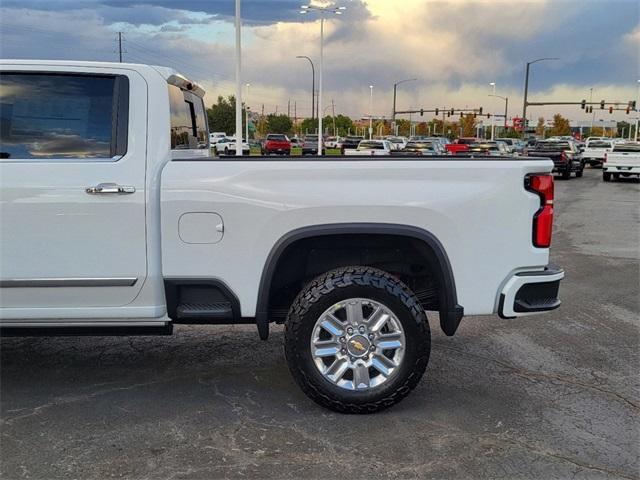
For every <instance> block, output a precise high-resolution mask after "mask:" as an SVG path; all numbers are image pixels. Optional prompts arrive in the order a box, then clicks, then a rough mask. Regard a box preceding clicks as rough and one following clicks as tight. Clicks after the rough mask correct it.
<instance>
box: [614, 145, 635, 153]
mask: <svg viewBox="0 0 640 480" xmlns="http://www.w3.org/2000/svg"><path fill="white" fill-rule="evenodd" d="M613 151H614V152H630V153H631V152H633V153H638V152H640V144H637V143H623V144H620V145H616V146H615V147H613Z"/></svg>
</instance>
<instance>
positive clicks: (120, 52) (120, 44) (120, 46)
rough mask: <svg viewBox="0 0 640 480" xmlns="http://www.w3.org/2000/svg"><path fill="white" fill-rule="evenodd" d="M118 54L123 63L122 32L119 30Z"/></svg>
mask: <svg viewBox="0 0 640 480" xmlns="http://www.w3.org/2000/svg"><path fill="white" fill-rule="evenodd" d="M118 54H119V55H118V56H119V58H120V63H122V32H118Z"/></svg>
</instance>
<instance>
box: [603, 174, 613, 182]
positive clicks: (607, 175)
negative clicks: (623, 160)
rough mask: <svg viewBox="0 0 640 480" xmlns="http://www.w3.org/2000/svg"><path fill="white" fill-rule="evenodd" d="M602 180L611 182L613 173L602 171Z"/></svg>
mask: <svg viewBox="0 0 640 480" xmlns="http://www.w3.org/2000/svg"><path fill="white" fill-rule="evenodd" d="M602 180H604V181H605V182H610V181H611V173H609V172H602Z"/></svg>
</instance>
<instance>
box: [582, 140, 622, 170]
mask: <svg viewBox="0 0 640 480" xmlns="http://www.w3.org/2000/svg"><path fill="white" fill-rule="evenodd" d="M613 145H614V142H613V140H609V139H597V140H596V139H591V138H590V139H587V142H586V144H585V149H584V152H582V157H583V158H584V162H585V163H588V164H589V165H591V166H592V167H596V166H601V165H602V162H603V161H604V157H605V155H606V154H607V152H610V151H611V150H612V149H613Z"/></svg>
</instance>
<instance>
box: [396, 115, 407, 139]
mask: <svg viewBox="0 0 640 480" xmlns="http://www.w3.org/2000/svg"><path fill="white" fill-rule="evenodd" d="M396 125H397V126H398V135H402V136H405V137H408V136H409V131H410V130H411V123H409V120H405V119H404V118H401V119H398V120H396Z"/></svg>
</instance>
